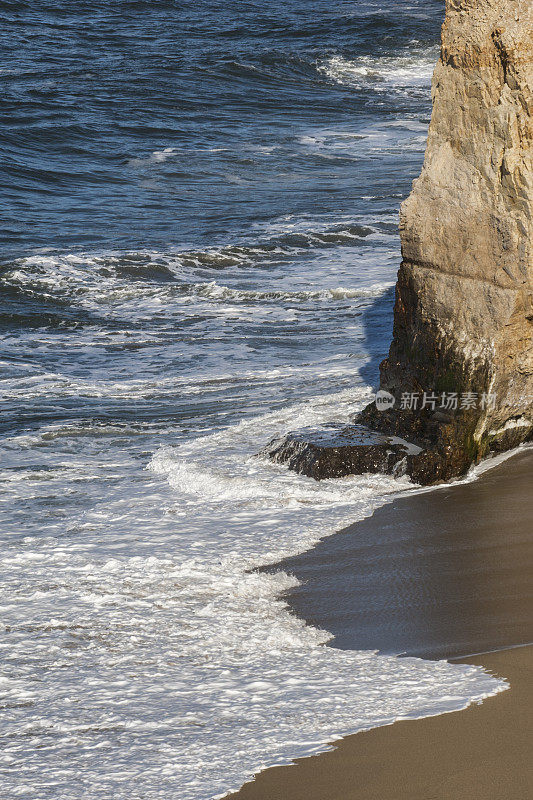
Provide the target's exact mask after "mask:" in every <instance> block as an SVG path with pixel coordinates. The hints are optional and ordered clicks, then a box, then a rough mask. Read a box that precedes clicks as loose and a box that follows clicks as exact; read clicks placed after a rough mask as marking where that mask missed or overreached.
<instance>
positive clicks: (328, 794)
mask: <svg viewBox="0 0 533 800" xmlns="http://www.w3.org/2000/svg"><path fill="white" fill-rule="evenodd" d="M457 663H467V664H476V665H479V666H483V667H484V668H485V669H486V670H487V671H489V672H491V673H493V674H496V675H498V676H499V677H503V678H504V679H506V680H507V681H508V682H509V683H510V688H509V689H507V690H506V691H503V692H499V693H498V694H496V695H492V696H491V697H488V698H486V699H485V700H484V701H483V702H482V703H480V704H472V705H470V706H468V708H466V709H463V710H461V711H451V712H445V713H443V714H438V715H436V716H431V717H423V718H421V719H416V720H399V721H396V722H394V723H392V724H391V725H385V726H381V727H378V728H372V729H371V730H368V731H362V732H360V733H355V734H352V735H350V736H347V737H345V738H343V739H340V740H338V741H336V742H334V743H332V749H330V750H327V751H325V752H323V753H320V754H319V755H316V756H311V757H308V758H301V759H295V760H294V762H293V763H292V764H291V765H289V766H281V767H271V768H270V769H267V770H265V771H264V772H261V773H259V774H258V775H257V776H256V777H255V778H254V780H253V781H250V782H249V783H246V784H244V786H243V787H242V788H241V789H240V790H239V791H238V792H235V793H232V794H229V795H227V796H226V797H227V799H228V800H230V799H231V800H500V798H501V800H503V799H504V798H505V800H529V798H530V797H531V796H533V765H532V764H531V758H530V749H531V745H530V741H531V734H532V733H533V723H532V721H531V712H532V710H533V680H532V678H533V646H531V645H523V646H519V647H515V648H510V649H506V650H500V651H497V652H495V653H491V654H487V655H483V656H481V657H473V658H468V659H461V660H460V661H459V660H457Z"/></svg>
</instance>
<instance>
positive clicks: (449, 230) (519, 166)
mask: <svg viewBox="0 0 533 800" xmlns="http://www.w3.org/2000/svg"><path fill="white" fill-rule="evenodd" d="M432 91H433V115H432V119H431V125H430V128H429V137H428V143H427V151H426V157H425V162H424V167H423V170H422V174H421V175H420V177H419V178H418V179H417V180H416V181H415V183H414V185H413V191H412V193H411V195H410V196H409V198H408V199H407V200H406V201H405V202H404V204H403V206H402V208H401V214H400V233H401V240H402V257H403V261H402V264H401V267H400V271H399V273H398V282H397V286H396V305H395V316H394V334H393V342H392V344H391V348H390V352H389V356H388V358H387V359H386V360H385V361H384V362H383V363H382V365H381V388H382V389H383V390H386V391H387V392H390V393H391V394H392V395H393V396H394V397H395V398H396V404H395V406H394V408H392V409H390V410H385V411H380V410H378V409H377V407H376V405H375V404H372V405H371V406H369V407H368V408H367V409H365V411H364V412H363V413H362V414H361V415H360V417H359V418H358V419H357V420H356V422H357V423H363V424H365V425H367V426H369V427H371V428H373V429H374V430H375V431H380V432H381V433H384V434H388V435H390V436H399V437H403V438H404V439H407V440H408V441H410V442H414V443H415V444H416V445H418V446H419V447H422V448H423V452H421V453H418V454H410V455H408V456H407V458H406V459H404V460H403V462H402V463H403V464H404V466H405V470H406V471H407V472H409V473H410V474H411V475H412V477H413V478H414V479H415V480H417V481H420V482H422V483H432V482H435V481H438V480H443V479H448V478H450V477H453V476H455V475H460V474H461V473H463V472H465V471H466V470H467V469H468V467H469V466H470V465H471V463H472V462H474V461H477V460H479V459H480V458H481V457H483V456H484V455H486V454H487V453H488V452H490V451H494V450H496V451H498V450H505V449H508V448H510V447H513V446H515V445H517V444H519V443H520V442H522V441H525V440H526V439H529V438H531V437H532V432H533V0H447V2H446V19H445V23H444V26H443V30H442V50H441V57H440V60H439V63H438V65H437V67H436V70H435V74H434V77H433V89H432ZM424 393H425V394H426V403H425V406H424V408H421V405H423V404H424ZM410 395H416V396H417V400H416V402H417V404H418V407H417V408H416V409H414V408H409V407H408V405H409V403H408V402H406V399H407V397H408V396H410ZM454 395H455V396H456V398H457V399H456V401H455V402H456V403H457V408H455V407H454V400H453V396H454ZM402 396H403V402H402ZM429 398H433V399H432V400H429ZM299 446H300V447H301V443H299ZM278 450H279V448H278ZM273 457H275V456H274V453H273ZM348 461H349V463H350V465H351V466H350V467H349V469H348V468H347V471H351V472H355V471H358V470H357V469H356V468H354V462H355V461H357V459H356V458H352V457H351V458H350V459H348ZM347 463H348V462H347ZM361 463H362V464H365V463H366V462H365V459H364V458H363V459H362V460H361ZM293 466H294V468H296V469H298V466H297V465H294V464H293ZM394 469H396V470H397V469H398V465H397V464H396V466H395V467H394ZM322 477H327V475H323V476H322Z"/></svg>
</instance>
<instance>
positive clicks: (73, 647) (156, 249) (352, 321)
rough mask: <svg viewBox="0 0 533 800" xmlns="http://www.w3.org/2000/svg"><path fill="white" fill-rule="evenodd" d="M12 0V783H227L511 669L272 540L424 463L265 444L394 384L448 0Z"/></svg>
mask: <svg viewBox="0 0 533 800" xmlns="http://www.w3.org/2000/svg"><path fill="white" fill-rule="evenodd" d="M0 11H1V21H2V24H1V26H0V37H1V40H2V52H3V54H4V56H3V59H2V66H1V69H0V79H1V82H2V165H1V184H2V193H1V197H0V211H1V215H2V218H3V236H2V245H1V262H0V303H1V310H0V320H1V336H2V339H1V353H0V358H1V361H0V369H1V374H0V380H1V387H2V393H1V417H0V426H1V433H2V440H1V443H0V447H1V462H0V464H1V473H2V489H1V495H0V499H1V509H2V522H1V525H0V537H1V549H0V553H1V558H0V575H1V594H0V606H1V617H0V624H1V626H2V636H1V639H0V646H1V658H2V672H1V676H0V691H1V699H0V703H1V705H2V709H3V721H2V723H1V726H0V741H1V747H0V767H1V768H0V789H1V794H2V797H8V796H9V797H11V796H12V797H18V798H26V797H27V798H29V799H31V800H41V799H42V800H44V799H45V798H53V800H78V798H80V799H81V798H91V800H107V798H109V800H111V798H113V800H118V799H119V798H120V799H122V798H128V800H141V799H142V800H152V799H153V798H157V799H158V800H202V799H204V798H205V799H207V798H213V797H216V796H221V795H223V794H224V793H225V792H227V791H229V790H232V789H237V788H238V787H239V786H240V785H241V784H242V783H243V782H244V781H245V780H248V779H250V778H251V777H252V775H253V774H254V773H255V772H257V771H258V770H260V769H262V768H264V767H266V766H269V765H272V764H282V763H288V762H289V761H290V760H291V759H292V758H294V757H297V756H302V755H306V754H310V753H315V752H318V751H320V750H323V749H325V748H326V747H327V743H328V742H330V741H332V740H333V739H335V738H338V737H340V736H343V735H346V734H348V733H352V732H355V731H357V730H361V729H364V728H369V727H374V726H377V725H382V724H386V723H387V722H391V721H392V720H394V719H397V718H405V717H419V716H425V715H430V714H436V713H442V712H444V711H449V710H453V709H456V708H461V707H463V706H465V705H466V704H468V703H469V702H471V701H475V700H479V699H480V698H482V697H484V696H486V695H487V694H490V693H492V692H495V691H498V690H499V689H500V688H502V686H503V684H502V683H501V682H500V681H497V680H496V679H495V678H492V677H490V676H489V675H487V674H485V673H484V672H483V671H482V670H481V668H477V667H471V666H466V665H457V664H455V665H452V664H449V663H447V662H444V661H425V660H422V659H417V658H398V657H396V655H395V654H386V655H383V654H381V655H380V654H377V653H376V652H373V651H367V650H364V649H361V650H345V651H341V650H338V649H334V648H331V647H328V646H326V642H327V641H328V639H329V638H330V634H329V633H328V632H327V631H324V630H318V629H316V628H313V627H311V626H306V625H305V623H304V622H303V621H302V620H300V619H299V618H298V617H296V616H295V615H293V614H290V613H289V612H288V610H287V606H286V604H285V602H284V601H283V599H281V598H280V594H281V593H282V592H283V591H284V590H287V589H289V588H290V587H291V586H294V584H295V578H293V577H291V576H290V575H287V574H285V573H283V572H278V573H276V574H268V573H263V572H256V571H254V568H255V567H259V566H262V565H266V564H269V563H273V562H276V561H278V560H279V559H281V558H283V557H285V556H290V555H294V554H296V553H299V552H302V551H304V550H306V549H308V548H309V547H311V546H312V545H313V544H314V543H315V542H317V541H318V540H319V539H320V538H321V537H323V536H326V535H328V534H329V533H333V532H334V531H336V530H338V529H339V528H340V527H342V526H344V525H346V524H348V523H352V522H354V521H355V520H357V519H361V518H364V517H366V516H368V515H369V514H371V513H372V512H373V510H374V509H376V508H378V507H379V506H380V505H383V504H384V503H385V502H387V500H389V499H390V498H391V497H394V496H395V495H397V494H398V493H399V492H405V491H406V490H408V489H409V484H408V483H406V482H405V481H404V482H402V481H397V480H394V479H393V478H390V477H384V476H362V477H354V478H345V479H339V480H330V481H323V482H320V483H316V482H314V481H313V480H312V479H309V478H305V477H302V476H298V475H296V474H293V473H291V472H289V471H287V470H286V469H285V468H284V467H282V466H279V465H273V464H270V463H269V462H267V461H265V460H264V459H261V458H258V457H257V453H258V452H259V451H260V450H261V448H262V447H263V446H264V445H265V444H266V443H267V442H268V441H269V440H270V439H271V438H272V437H274V436H277V435H280V434H283V433H286V432H287V431H289V430H291V429H295V428H299V427H303V426H308V425H312V426H316V425H320V424H322V423H325V422H334V421H347V420H349V419H351V418H352V417H353V415H354V414H355V413H356V412H357V411H358V410H360V409H361V408H362V407H363V406H364V404H366V403H367V402H368V401H369V400H370V399H371V397H372V391H373V388H374V387H375V385H376V381H377V376H378V364H379V361H380V360H381V359H382V358H383V357H384V355H385V354H386V351H387V349H388V343H389V340H390V335H391V329H392V306H393V294H394V289H393V287H394V282H395V275H396V271H397V269H398V266H399V263H400V244H399V237H398V208H399V205H400V203H401V201H402V199H403V198H404V197H406V195H407V194H408V193H409V190H410V187H411V183H412V180H413V179H414V178H415V177H416V176H417V175H418V173H419V171H420V168H421V165H422V161H423V155H424V146H425V138H426V132H427V126H428V123H429V117H430V112H431V97H430V82H431V74H432V69H433V65H434V63H435V61H436V59H437V57H438V42H439V34H440V25H441V22H442V19H443V3H442V2H441V0H389V2H387V3H383V2H377V0H352V1H351V2H347V1H346V0H339V1H338V2H336V3H332V2H331V1H330V0H328V2H324V1H323V0H317V1H316V2H310V1H308V2H306V1H305V0H285V1H284V2H278V0H273V1H272V2H271V3H269V4H264V3H255V2H238V3H237V2H232V1H231V0H228V1H227V2H224V3H222V2H215V0H204V2H193V1H192V0H190V1H189V2H170V1H168V2H167V1H165V0H161V1H160V2H157V3H147V2H145V0H137V1H133V0H132V1H131V2H120V1H119V0H115V2H109V1H107V2H94V3H86V2H80V1H79V0H78V1H76V0H72V1H71V2H68V3H67V2H55V3H46V2H42V1H41V2H37V0H36V1H35V2H34V1H28V2H24V0H20V2H2V3H1V4H0Z"/></svg>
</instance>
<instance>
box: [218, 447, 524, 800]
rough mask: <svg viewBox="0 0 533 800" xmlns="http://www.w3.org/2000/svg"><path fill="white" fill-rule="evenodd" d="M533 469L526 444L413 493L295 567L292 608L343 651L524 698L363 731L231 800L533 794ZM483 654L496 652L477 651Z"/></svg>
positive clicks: (456, 799)
mask: <svg viewBox="0 0 533 800" xmlns="http://www.w3.org/2000/svg"><path fill="white" fill-rule="evenodd" d="M532 468H533V451H532V450H530V449H526V450H523V451H521V452H519V453H517V454H516V455H514V456H513V457H512V458H510V459H508V460H506V461H504V462H503V463H501V464H499V465H498V466H496V467H493V468H492V469H490V470H488V471H487V472H485V473H483V474H482V475H481V476H480V477H479V478H478V479H477V480H476V481H474V482H471V483H467V484H458V485H455V486H448V487H445V488H441V489H437V490H435V491H432V492H423V493H421V494H418V495H410V496H407V497H403V498H399V499H398V500H396V501H395V502H393V503H391V504H389V505H388V506H385V507H383V508H381V509H379V510H378V511H377V512H376V513H375V514H374V515H373V516H372V517H371V518H369V519H368V520H364V521H363V522H361V523H358V524H356V525H353V526H351V527H350V528H348V529H346V530H345V531H342V532H340V533H339V534H337V535H336V536H333V537H329V538H328V539H324V540H323V541H322V542H320V543H319V544H318V545H317V547H316V548H314V549H313V550H312V551H310V552H308V553H305V554H302V555H301V556H298V557H296V558H294V559H291V560H289V561H287V562H283V565H282V566H283V567H284V569H286V570H287V571H289V572H292V573H293V574H296V575H297V576H298V578H299V579H300V581H302V583H301V584H300V586H298V587H297V588H296V589H295V590H293V591H292V592H291V593H290V594H289V595H287V599H288V601H289V603H290V605H291V607H292V608H293V610H296V611H297V613H298V614H299V615H300V616H304V618H305V619H306V620H307V621H308V622H310V623H312V624H314V625H319V626H321V627H324V628H326V629H327V630H329V631H331V632H332V633H334V634H335V638H334V640H333V641H332V644H333V646H337V647H341V648H349V649H364V648H365V647H373V648H376V649H379V650H380V651H381V652H387V653H394V652H395V653H408V654H409V655H419V656H423V657H425V658H449V659H452V658H454V659H455V660H457V661H462V662H466V663H472V664H477V665H482V666H483V667H484V668H485V669H487V670H488V671H490V672H492V673H494V674H496V675H498V676H500V677H503V678H505V679H506V680H507V681H508V683H509V684H510V689H508V690H507V691H504V692H502V693H501V694H499V695H496V696H494V697H490V698H488V699H487V700H485V701H484V702H483V703H482V704H481V705H476V706H471V707H470V708H468V709H466V710H463V711H459V712H454V713H448V714H443V715H440V716H437V717H430V718H425V719H420V720H409V721H399V722H396V723H394V724H393V725H390V726H385V727H381V728H374V729H372V730H369V731H365V732H361V733H358V734H355V735H353V736H349V737H347V738H345V739H343V740H341V741H340V742H336V743H334V746H333V749H332V750H330V751H328V752H325V753H322V754H320V755H318V756H314V757H311V758H305V759H298V760H296V761H295V763H294V764H292V765H290V766H283V767H274V768H271V769H268V770H265V771H264V772H262V773H261V774H259V775H258V776H257V777H256V778H255V780H254V781H252V782H250V783H248V784H246V785H245V786H244V787H243V788H242V789H241V790H240V791H239V792H237V793H234V794H232V795H229V797H231V798H233V799H234V800H300V798H301V800H304V798H305V800H315V799H316V800H341V798H342V800H351V799H353V800H363V799H364V800H374V798H375V800H378V798H379V799H380V800H389V799H390V800H403V799H404V798H405V800H407V798H409V800H418V799H419V800H500V798H501V800H526V798H530V797H532V796H533V767H532V766H531V758H530V749H531V735H532V732H533V731H532V722H531V718H532V711H533V707H532V705H533V691H532V689H533V687H532V678H533V646H528V645H529V643H530V642H531V641H532V640H533V630H532V620H533V613H532V612H533V592H532V588H531V577H530V576H531V563H532V556H533V537H532V536H531V534H532V532H533V531H532V519H533V493H532V491H531V470H532ZM278 566H279V565H278ZM480 645H485V650H486V651H487V652H486V653H485V654H481V655H474V656H469V655H468V654H472V653H476V652H480ZM496 651H497V652H496Z"/></svg>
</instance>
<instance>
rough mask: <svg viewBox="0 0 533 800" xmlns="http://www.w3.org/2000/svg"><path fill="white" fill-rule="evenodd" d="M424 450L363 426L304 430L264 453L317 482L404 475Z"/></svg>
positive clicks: (267, 448) (280, 439)
mask: <svg viewBox="0 0 533 800" xmlns="http://www.w3.org/2000/svg"><path fill="white" fill-rule="evenodd" d="M420 452H421V448H420V447H418V446H417V445H414V444H410V443H409V442H406V441H404V440H403V439H400V438H398V437H396V436H388V435H385V434H382V433H377V432H375V431H372V430H370V429H369V428H367V427H365V426H364V425H339V424H334V423H332V424H330V425H325V426H323V427H322V428H302V429H301V430H299V431H294V432H291V433H288V434H287V435H286V436H284V437H282V438H278V439H273V440H272V441H271V442H270V443H269V444H268V445H267V447H266V448H265V449H264V450H263V451H262V453H261V455H263V456H267V457H268V458H270V459H271V460H272V461H274V462H276V463H278V464H286V465H287V466H288V467H289V468H290V469H292V470H294V471H295V472H298V473H300V474H302V475H307V476H308V477H310V478H315V480H324V479H326V478H340V477H344V476H346V475H358V474H363V473H367V472H369V473H387V474H394V475H402V474H405V472H406V471H407V468H408V460H409V459H411V458H412V457H413V456H415V455H418V454H419V453H420Z"/></svg>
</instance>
